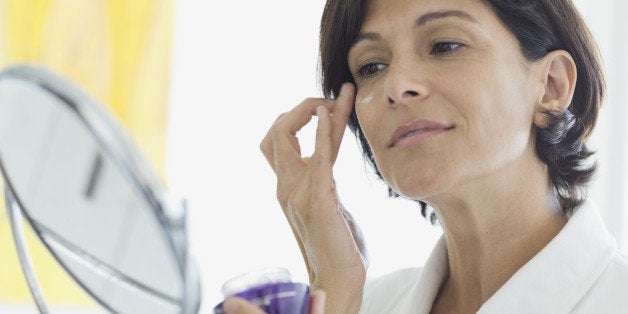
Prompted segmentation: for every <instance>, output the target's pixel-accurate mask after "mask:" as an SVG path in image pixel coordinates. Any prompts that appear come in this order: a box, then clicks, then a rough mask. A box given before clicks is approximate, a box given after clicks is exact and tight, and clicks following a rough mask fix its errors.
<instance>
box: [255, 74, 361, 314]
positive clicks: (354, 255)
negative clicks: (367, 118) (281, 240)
mask: <svg viewBox="0 0 628 314" xmlns="http://www.w3.org/2000/svg"><path fill="white" fill-rule="evenodd" d="M354 99H355V88H354V86H353V85H352V84H350V83H345V84H344V85H343V86H342V88H341V91H340V95H339V96H338V98H337V99H336V100H328V99H320V98H318V99H313V98H312V99H306V100H305V101H303V102H302V103H301V104H299V105H298V106H296V107H295V108H294V109H292V110H291V111H290V112H287V113H284V114H282V115H280V116H279V118H277V120H276V121H275V123H274V124H273V125H272V127H271V128H270V130H269V132H268V134H267V135H266V137H265V138H264V139H263V140H262V143H261V144H260V148H261V150H262V152H263V153H264V156H265V157H266V159H267V160H268V163H269V164H270V166H271V167H272V168H273V170H274V171H275V174H276V175H277V199H278V200H279V203H280V205H281V208H282V209H283V212H284V214H285V215H286V218H287V219H288V222H289V223H290V226H291V227H292V231H293V233H294V235H295V237H296V239H297V242H298V244H299V248H300V249H301V253H302V255H303V258H304V259H305V263H306V266H307V270H308V273H309V276H310V285H311V287H312V289H322V290H325V291H326V293H327V303H326V311H327V313H351V312H357V311H358V309H359V307H360V304H361V302H362V289H363V286H364V280H365V278H366V268H367V264H368V259H367V254H366V250H365V247H364V243H363V240H362V235H361V233H360V230H359V228H358V226H357V225H356V224H355V223H354V220H353V218H352V217H351V215H350V214H349V213H348V212H347V211H346V210H345V209H344V207H343V206H342V204H340V201H339V200H338V195H337V193H336V187H335V185H334V179H333V173H332V167H333V165H334V163H335V161H336V156H337V155H338V150H339V148H340V143H341V141H342V137H343V134H344V131H345V128H346V125H347V121H348V119H349V115H350V114H351V110H352V108H353V103H354ZM313 115H317V116H318V127H317V129H316V145H315V150H314V153H313V154H312V156H311V157H305V158H304V157H302V156H301V148H300V146H299V142H298V139H297V137H296V133H297V132H298V131H299V130H300V129H301V128H303V126H305V125H306V124H307V123H308V122H309V121H310V120H311V119H312V116H313Z"/></svg>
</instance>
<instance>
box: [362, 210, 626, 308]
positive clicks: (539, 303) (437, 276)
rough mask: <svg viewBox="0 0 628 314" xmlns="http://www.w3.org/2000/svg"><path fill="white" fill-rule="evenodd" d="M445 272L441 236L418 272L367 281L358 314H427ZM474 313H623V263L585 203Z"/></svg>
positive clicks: (444, 251) (397, 273)
mask: <svg viewBox="0 0 628 314" xmlns="http://www.w3.org/2000/svg"><path fill="white" fill-rule="evenodd" d="M448 273H449V266H448V262H447V246H446V244H445V240H444V238H443V237H441V239H440V240H439V241H438V243H437V244H436V246H435V248H434V250H433V251H432V253H431V255H430V257H429V258H428V260H427V262H426V264H425V267H423V269H422V270H421V269H418V268H413V269H402V270H399V271H396V272H393V273H391V274H388V275H385V276H383V277H380V278H377V279H374V280H367V283H366V285H365V287H364V297H363V301H362V308H361V309H360V313H378V314H379V313H395V314H396V313H429V311H430V309H431V308H432V303H433V302H434V299H435V298H436V295H437V293H438V290H439V288H440V286H441V284H442V283H443V282H444V280H445V279H446V276H447V274H448ZM478 313H485V314H488V313H628V258H626V257H625V256H623V255H621V254H620V253H619V252H618V251H617V248H616V243H615V239H613V237H612V236H611V235H610V234H609V233H608V232H607V231H606V228H605V227H604V223H603V222H602V220H601V219H600V217H599V215H598V213H597V211H596V209H595V208H594V206H593V204H592V203H591V202H590V201H585V202H584V204H582V205H581V206H580V207H579V208H578V209H576V210H575V212H574V214H573V215H572V216H571V217H570V218H569V221H568V222H567V224H566V225H565V226H564V227H563V229H562V230H561V231H560V232H559V233H558V234H557V235H556V237H554V239H552V241H550V242H549V243H548V244H547V246H545V247H544V248H543V249H542V250H541V251H540V252H539V253H538V254H536V256H534V257H533V258H532V259H531V260H530V261H528V263H526V264H525V265H524V266H523V267H521V269H519V270H518V271H517V272H516V273H515V274H514V275H513V276H512V277H511V278H510V279H509V280H508V281H507V282H506V283H505V284H504V285H503V286H502V287H501V288H500V289H499V290H497V292H495V294H493V295H492V296H491V297H490V298H489V299H488V300H487V301H486V302H485V303H484V304H483V305H482V307H481V308H480V309H479V311H478Z"/></svg>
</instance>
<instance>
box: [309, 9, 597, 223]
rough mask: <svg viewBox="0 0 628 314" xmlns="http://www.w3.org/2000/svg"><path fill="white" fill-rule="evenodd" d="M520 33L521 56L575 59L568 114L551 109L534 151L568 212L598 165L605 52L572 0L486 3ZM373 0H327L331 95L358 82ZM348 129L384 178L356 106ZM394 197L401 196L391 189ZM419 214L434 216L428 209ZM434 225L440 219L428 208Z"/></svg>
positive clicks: (325, 58) (323, 49)
mask: <svg viewBox="0 0 628 314" xmlns="http://www.w3.org/2000/svg"><path fill="white" fill-rule="evenodd" d="M481 1H482V2H483V3H484V4H485V5H487V6H489V7H490V8H491V9H492V10H493V12H495V14H496V15H497V17H498V18H499V19H500V20H501V22H502V23H503V24H504V25H505V26H506V27H507V28H508V29H509V30H510V31H511V32H512V33H513V34H514V35H515V37H516V38H517V39H518V41H519V45H520V47H521V53H522V54H523V55H524V56H525V58H526V59H528V60H529V61H536V60H539V59H541V58H542V57H543V56H545V55H547V54H548V53H550V52H552V51H555V50H565V51H567V52H569V54H571V56H572V57H573V59H574V61H575V64H576V68H577V76H578V81H577V84H576V88H575V92H574V95H573V99H572V102H571V104H570V105H569V107H568V109H567V110H566V111H564V112H546V114H548V115H549V117H550V119H549V121H550V123H549V125H548V127H546V128H543V129H539V130H537V138H536V151H537V154H538V156H539V158H540V159H541V160H542V161H543V162H544V163H545V164H546V165H547V168H548V172H549V177H550V180H551V182H552V184H553V186H554V187H555V189H556V192H557V195H558V199H559V202H560V205H561V208H562V209H563V212H565V213H570V212H572V211H573V209H574V208H576V207H577V206H578V205H580V203H582V201H583V199H584V197H585V192H586V184H587V183H588V182H589V180H590V179H591V176H592V175H593V173H594V172H595V168H596V167H595V164H592V165H586V162H587V158H588V157H590V156H591V155H592V154H593V153H592V152H591V151H589V150H588V149H587V147H586V145H585V141H586V139H587V138H588V137H589V135H590V134H591V131H592V130H593V127H594V126H595V123H596V120H597V116H598V111H599V109H600V106H601V104H602V100H603V98H604V93H605V81H604V74H603V70H602V63H601V59H600V56H599V51H598V49H597V46H596V44H595V42H594V40H593V36H592V35H591V32H590V31H589V29H588V28H587V26H586V25H585V23H584V21H583V19H582V18H581V16H580V14H579V13H578V11H577V9H576V8H575V6H574V5H573V3H572V2H571V0H481ZM366 5H367V0H328V1H327V4H326V5H325V10H324V12H323V17H322V19H321V28H320V58H321V59H320V66H321V78H322V82H321V83H322V88H323V93H324V95H325V97H327V98H333V97H335V95H338V93H339V90H340V86H341V85H342V83H344V82H352V83H354V84H355V82H354V80H353V77H352V75H351V71H350V70H349V66H348V63H347V55H348V53H349V49H350V48H351V46H352V45H353V42H354V41H355V39H356V37H357V35H358V33H359V32H360V28H361V25H362V21H363V18H364V14H365V10H366ZM349 128H350V129H351V131H353V133H354V134H355V136H356V138H357V139H358V142H359V144H360V146H361V148H362V153H363V155H364V158H365V159H366V160H367V161H368V163H369V164H370V165H371V166H372V167H373V169H374V170H375V173H376V174H377V176H379V178H380V179H382V180H383V178H382V175H381V173H380V172H379V169H377V165H376V164H375V160H374V158H373V152H372V151H371V148H370V147H369V146H368V143H367V141H366V138H365V137H364V134H363V132H362V129H361V127H360V123H359V121H358V118H357V115H356V113H355V109H354V110H353V112H352V113H351V117H350V119H349ZM389 194H390V196H394V197H396V196H399V195H398V194H397V193H396V192H394V191H393V190H392V189H391V188H390V187H389ZM419 203H420V204H421V213H422V214H423V216H426V217H427V215H428V206H427V204H425V203H424V202H421V201H419ZM429 216H430V217H429V218H430V220H431V221H432V222H434V221H435V219H436V217H435V215H434V213H433V212H431V213H429Z"/></svg>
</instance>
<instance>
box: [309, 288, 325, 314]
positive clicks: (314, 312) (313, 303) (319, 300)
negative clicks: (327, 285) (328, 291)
mask: <svg viewBox="0 0 628 314" xmlns="http://www.w3.org/2000/svg"><path fill="white" fill-rule="evenodd" d="M323 313H325V291H323V290H316V291H312V293H311V294H310V314H323Z"/></svg>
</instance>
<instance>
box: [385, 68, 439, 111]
mask: <svg viewBox="0 0 628 314" xmlns="http://www.w3.org/2000/svg"><path fill="white" fill-rule="evenodd" d="M389 67H390V68H389V71H388V73H387V74H388V75H387V77H386V81H385V85H384V89H385V90H384V95H385V97H386V98H387V101H388V104H389V105H403V104H405V105H407V104H410V103H413V102H417V101H420V100H423V99H425V98H427V97H428V96H429V93H430V90H429V88H428V85H427V82H426V81H425V75H424V73H422V72H421V71H420V69H417V68H418V66H417V65H416V64H413V65H411V64H408V63H405V64H401V63H397V64H390V65H389Z"/></svg>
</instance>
